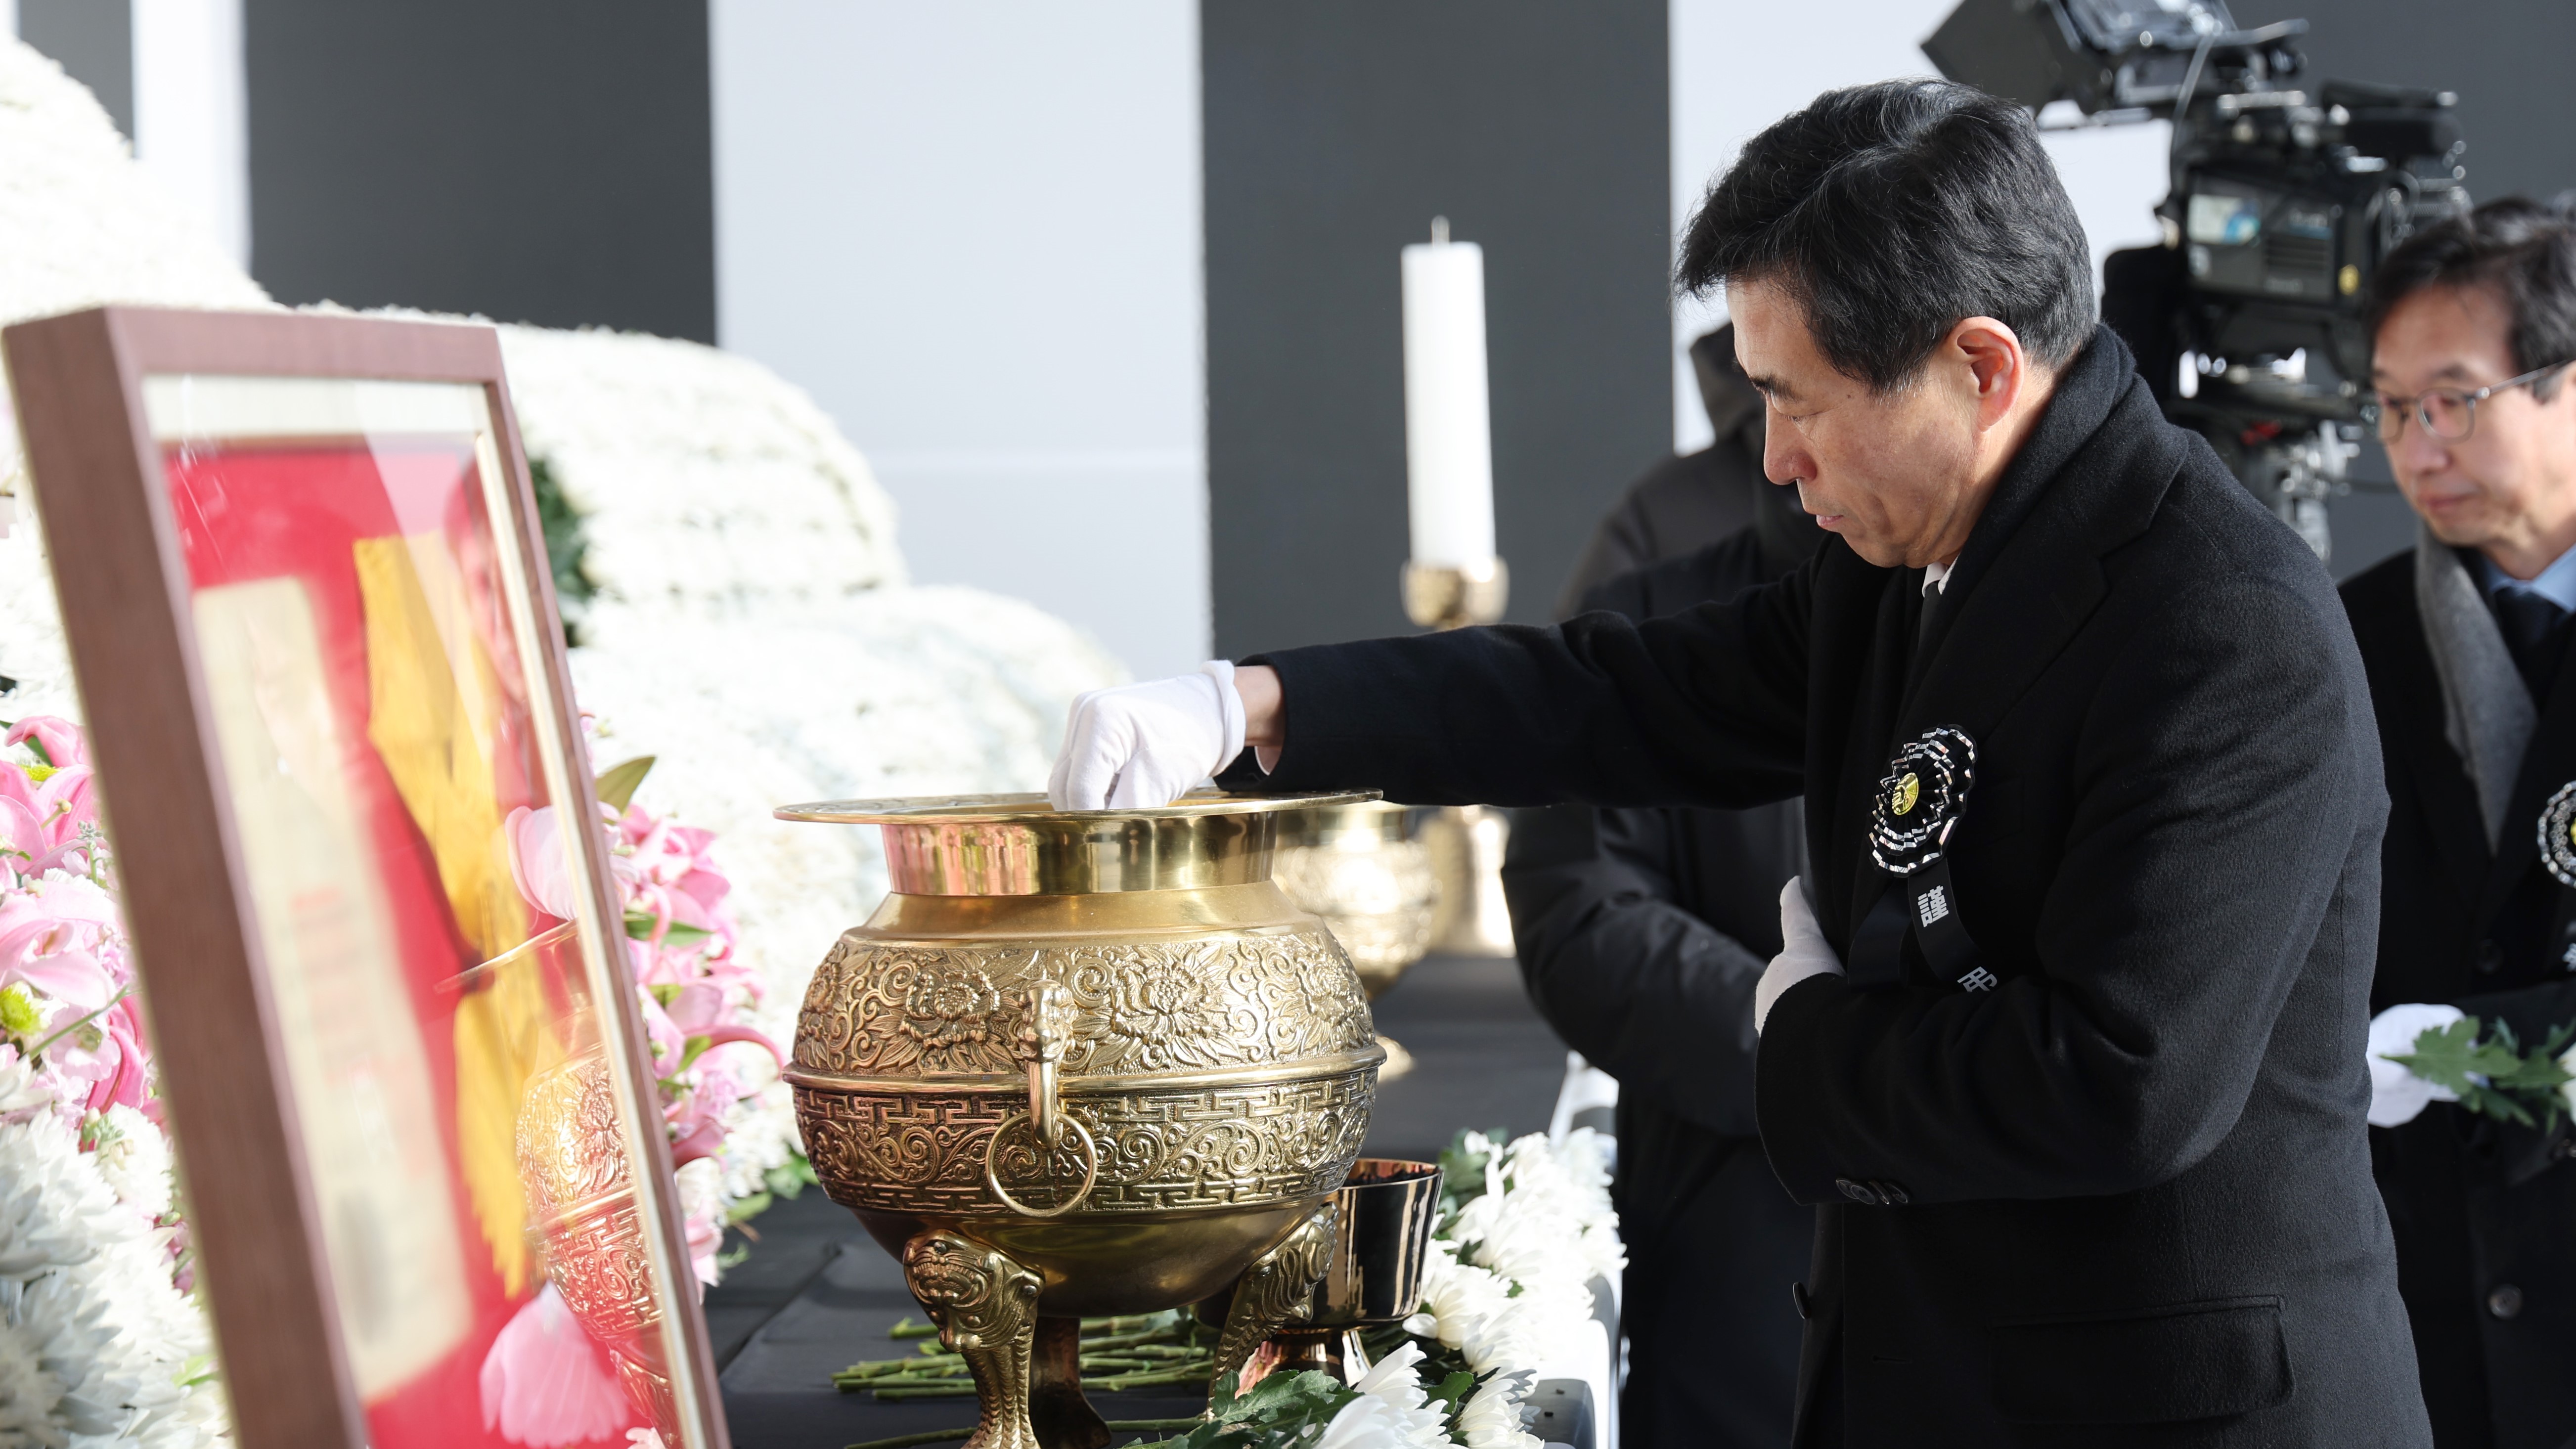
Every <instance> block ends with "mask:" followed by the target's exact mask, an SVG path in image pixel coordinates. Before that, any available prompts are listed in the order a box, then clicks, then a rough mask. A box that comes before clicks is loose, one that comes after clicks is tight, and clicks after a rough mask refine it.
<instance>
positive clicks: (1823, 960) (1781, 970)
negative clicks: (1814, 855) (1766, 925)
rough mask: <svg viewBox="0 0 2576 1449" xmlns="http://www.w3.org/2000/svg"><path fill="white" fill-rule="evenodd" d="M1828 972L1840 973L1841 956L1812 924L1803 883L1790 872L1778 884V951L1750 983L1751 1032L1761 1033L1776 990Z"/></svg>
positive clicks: (1813, 913)
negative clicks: (1781, 883) (1751, 999)
mask: <svg viewBox="0 0 2576 1449" xmlns="http://www.w3.org/2000/svg"><path fill="white" fill-rule="evenodd" d="M1828 972H1830V973H1832V974H1833V975H1836V976H1840V975H1842V974H1843V963H1842V958H1841V957H1839V956H1836V955H1835V954H1834V948H1833V946H1832V945H1831V944H1830V943H1828V942H1827V941H1826V940H1825V928H1824V927H1822V926H1819V925H1817V924H1816V910H1815V907H1813V906H1810V905H1808V904H1807V887H1806V883H1805V882H1804V881H1802V880H1800V879H1799V878H1798V877H1796V876H1791V877H1789V883H1788V884H1787V885H1784V886H1782V887H1780V954H1779V955H1777V956H1774V957H1772V958H1771V965H1770V967H1769V969H1767V970H1765V971H1764V972H1763V973H1762V979H1761V980H1760V981H1757V982H1755V983H1753V1034H1754V1035H1755V1036H1760V1035H1761V1034H1762V1023H1763V1021H1764V1020H1766V1019H1767V1018H1768V1017H1769V1016H1770V1015H1771V1003H1772V1002H1775V1001H1777V1000H1779V999H1780V993H1782V992H1784V991H1786V990H1788V989H1789V988H1790V987H1792V986H1795V985H1797V984H1798V983H1799V982H1801V981H1804V980H1806V979H1807V978H1808V977H1810V976H1822V975H1825V974H1827V973H1828Z"/></svg>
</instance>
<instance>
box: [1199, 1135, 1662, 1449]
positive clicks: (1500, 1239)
mask: <svg viewBox="0 0 2576 1449" xmlns="http://www.w3.org/2000/svg"><path fill="white" fill-rule="evenodd" d="M1610 1151H1611V1144H1610V1143H1609V1142H1608V1141H1607V1140H1606V1139H1604V1138H1601V1137H1599V1136H1598V1135H1596V1134H1594V1133H1593V1132H1592V1131H1591V1130H1590V1129H1588V1128H1585V1129H1579V1130H1577V1131H1575V1132H1573V1133H1572V1134H1570V1135H1568V1137H1567V1138H1566V1140H1565V1141H1564V1142H1562V1143H1554V1144H1552V1143H1550V1142H1549V1140H1548V1139H1547V1137H1546V1135H1545V1134H1543V1133H1540V1134H1532V1135H1530V1136H1527V1137H1523V1138H1520V1139H1518V1140H1516V1141H1514V1142H1512V1143H1510V1144H1509V1145H1508V1146H1505V1145H1501V1144H1498V1143H1497V1142H1496V1141H1495V1140H1494V1136H1493V1135H1488V1134H1486V1133H1482V1132H1464V1133H1461V1134H1459V1136H1458V1140H1457V1141H1456V1142H1455V1143H1453V1144H1452V1145H1451V1147H1450V1149H1449V1150H1448V1151H1447V1152H1445V1153H1443V1154H1441V1166H1442V1167H1443V1168H1444V1169H1445V1180H1444V1183H1443V1187H1444V1198H1443V1202H1442V1210H1441V1217H1440V1226H1439V1228H1438V1230H1437V1231H1436V1232H1435V1233H1434V1235H1433V1240H1432V1244H1431V1257H1430V1261H1429V1264H1428V1266H1427V1268H1426V1270H1425V1273H1424V1291H1423V1300H1422V1310H1421V1312H1419V1313H1417V1314H1415V1315H1414V1316H1413V1317H1412V1318H1411V1319H1409V1320H1407V1321H1406V1323H1405V1325H1404V1335H1405V1337H1404V1341H1403V1342H1401V1343H1399V1344H1397V1345H1395V1346H1394V1347H1393V1348H1392V1349H1391V1350H1390V1351H1388V1352H1386V1353H1385V1354H1383V1356H1381V1357H1380V1358H1379V1359H1378V1360H1377V1362H1376V1363H1375V1364H1374V1365H1372V1366H1370V1367H1369V1368H1368V1369H1366V1370H1365V1371H1364V1372H1362V1373H1361V1374H1360V1375H1359V1377H1358V1378H1357V1379H1356V1380H1355V1381H1354V1382H1352V1383H1350V1384H1347V1385H1345V1384H1342V1383H1338V1382H1336V1381H1334V1380H1333V1379H1332V1378H1331V1377H1329V1376H1328V1375H1325V1374H1321V1373H1311V1372H1309V1373H1297V1374H1272V1375H1270V1376H1268V1377H1266V1378H1263V1379H1261V1380H1259V1381H1258V1382H1257V1383H1255V1384H1254V1385H1253V1386H1252V1388H1251V1389H1249V1390H1247V1391H1245V1392H1244V1393H1243V1394H1241V1395H1240V1396H1229V1395H1227V1393H1226V1392H1225V1389H1224V1387H1223V1386H1220V1388H1219V1389H1218V1403H1217V1412H1216V1417H1215V1419H1214V1420H1213V1421H1212V1422H1210V1423H1207V1424H1205V1425H1202V1426H1200V1427H1198V1428H1195V1429H1192V1430H1191V1431H1190V1432H1189V1433H1187V1434H1184V1435H1182V1436H1180V1437H1179V1438H1177V1439H1171V1440H1167V1441H1165V1442H1164V1444H1162V1445H1159V1446H1155V1449H1416V1446H1426V1445H1461V1444H1463V1445H1466V1446H1467V1449H1540V1444H1539V1440H1538V1438H1537V1437H1536V1436H1535V1435H1533V1434H1531V1433H1530V1432H1529V1429H1528V1427H1527V1422H1526V1421H1527V1418H1528V1413H1529V1410H1528V1407H1527V1402H1526V1401H1527V1399H1528V1396H1529V1392H1530V1388H1531V1386H1532V1385H1533V1384H1534V1383H1535V1382H1536V1381H1537V1379H1538V1378H1539V1376H1540V1374H1541V1372H1542V1371H1543V1370H1546V1369H1548V1368H1551V1367H1555V1366H1561V1365H1567V1364H1576V1363H1583V1362H1587V1361H1589V1360H1590V1359H1591V1358H1592V1357H1593V1356H1595V1355H1598V1354H1599V1353H1600V1352H1601V1351H1602V1346H1603V1344H1604V1343H1605V1340H1604V1338H1603V1336H1602V1329H1601V1327H1600V1323H1599V1321H1598V1320H1597V1319H1595V1318H1594V1316H1593V1308H1594V1303H1593V1293H1594V1289H1593V1288H1592V1286H1591V1285H1592V1284H1593V1282H1594V1281H1595V1280H1596V1279H1606V1280H1610V1281H1616V1279H1617V1277H1618V1275H1619V1273H1620V1271H1621V1270H1622V1269H1623V1268H1624V1267H1625V1266H1626V1261H1627V1260H1626V1254H1625V1251H1624V1250H1623V1249H1622V1248H1621V1246H1620V1243H1619V1218H1618V1214H1617V1213H1616V1212H1614V1211H1613V1210H1612V1209H1611V1206H1610V1191H1609V1188H1610V1171H1609V1167H1610ZM1569 1245H1571V1247H1572V1251H1568V1247H1569ZM1380 1342H1381V1343H1383V1340H1382V1339H1381V1340H1380Z"/></svg>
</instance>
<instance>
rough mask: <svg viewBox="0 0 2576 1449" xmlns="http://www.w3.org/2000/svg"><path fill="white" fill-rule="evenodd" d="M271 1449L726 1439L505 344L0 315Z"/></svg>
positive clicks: (335, 325) (145, 943) (130, 916)
mask: <svg viewBox="0 0 2576 1449" xmlns="http://www.w3.org/2000/svg"><path fill="white" fill-rule="evenodd" d="M0 347H5V350H6V353H7V362H8V367H9V376H10V380H11V383H12V386H13V389H14V391H15V396H16V400H17V411H18V417H19V426H20V430H21V433H22V435H23V438H24V444H25V448H26V453H27V459H28V465H29V472H30V474H31V475H32V478H33V481H34V485H35V492H36V498H37V503H38V510H39V512H40V514H41V516H42V518H43V522H44V527H45V538H46V544H47V548H48V550H49V553H50V556H51V559H52V564H53V570H54V575H55V579H56V587H57V590H58V592H59V594H60V596H61V602H62V612H63V620H64V627H65V632H66V635H67V639H68V642H69V645H70V649H71V655H72V659H73V663H74V667H75V671H76V673H77V675H78V677H79V681H80V688H81V696H82V700H83V706H84V713H85V715H86V717H87V723H88V726H89V730H90V738H91V748H92V752H93V753H92V758H93V760H94V761H95V762H96V765H97V769H98V775H97V779H98V788H99V789H100V790H101V791H102V792H103V794H104V799H105V810H106V814H107V817H108V822H109V829H110V835H111V838H112V841H113V844H114V846H115V850H116V859H117V862H118V869H119V870H120V872H121V873H122V884H123V890H124V899H125V903H126V912H127V927H128V932H129V944H130V947H131V949H132V951H133V953H134V955H135V957H136V959H137V961H138V963H139V966H140V975H141V981H142V985H143V995H144V1001H145V1005H146V1008H147V1009H148V1011H149V1013H150V1020H151V1027H152V1031H153V1034H154V1036H155V1038H156V1041H157V1046H158V1052H159V1060H160V1062H161V1067H162V1074H163V1090H164V1094H165V1098H166V1112H167V1120H168V1122H169V1124H170V1125H171V1127H172V1129H173V1130H172V1135H173V1137H174V1139H175V1142H176V1145H177V1148H178V1152H179V1158H180V1167H181V1173H182V1178H183V1181H184V1183H185V1188H186V1195H187V1202H188V1211H189V1220H190V1223H191V1229H192V1232H193V1234H194V1238H195V1244H196V1250H197V1253H198V1259H197V1262H198V1273H199V1279H200V1282H201V1284H202V1285H203V1287H202V1291H203V1292H204V1293H205V1294H206V1295H207V1297H208V1303H209V1306H210V1308H211V1312H212V1318H213V1323H214V1328H215V1334H216V1340H217V1344H218V1349H219V1357H220V1360H221V1362H220V1365H219V1368H220V1371H221V1373H222V1375H223V1378H224V1381H225V1384H226V1387H227V1390H228V1393H229V1397H230V1401H231V1404H232V1411H233V1415H234V1419H235V1423H236V1426H237V1429H238V1432H239V1435H240V1442H241V1443H243V1444H244V1445H246V1446H250V1449H314V1446H324V1445H335V1446H346V1449H361V1446H368V1445H372V1446H374V1449H413V1446H423V1449H425V1446H431V1445H436V1446H441V1449H458V1446H490V1449H505V1446H517V1445H536V1444H550V1445H591V1444H598V1445H606V1446H612V1449H629V1446H660V1449H726V1440H725V1433H724V1426H723V1414H722V1409H721V1406H720V1403H719V1401H718V1398H717V1394H716V1389H715V1376H714V1371H713V1366H712V1359H711V1357H710V1354H709V1351H708V1346H707V1337H706V1330H705V1325H704V1320H703V1317H702V1315H701V1313H700V1311H699V1307H698V1301H697V1289H696V1284H695V1282H694V1279H693V1276H692V1273H691V1270H690V1256H689V1252H688V1248H687V1245H686V1242H685V1240H684V1237H683V1233H682V1227H681V1221H682V1220H681V1214H680V1210H679V1206H678V1203H677V1201H676V1192H675V1190H674V1188H673V1186H672V1170H671V1151H670V1147H669V1144H668V1143H667V1141H666V1134H665V1132H664V1129H663V1117H662V1112H661V1108H660V1105H659V1102H658V1098H657V1096H656V1088H655V1083H654V1080H653V1072H652V1069H651V1066H650V1063H651V1060H652V1058H651V1056H650V1053H649V1051H648V1050H647V1048H646V1046H645V1042H644V1036H643V1031H642V1026H641V1022H640V1019H639V1013H638V1009H637V1005H636V1001H635V986H634V984H633V979H632V976H631V975H630V972H629V968H628V965H627V958H626V933H625V922H624V919H623V915H622V913H621V912H620V910H619V909H618V906H617V902H618V900H619V897H618V894H617V892H616V889H615V886H614V882H613V881H612V879H611V876H610V874H609V864H608V846H607V842H606V839H605V837H604V836H603V834H602V832H601V829H600V822H601V819H602V816H601V811H600V806H599V804H598V802H597V799H596V797H595V792H594V789H593V781H592V775H591V766H590V764H589V762H588V759H587V752H586V749H585V746H584V743H583V738H582V734H581V730H580V725H579V716H578V713H577V711H576V710H575V708H574V705H573V700H572V694H571V686H570V682H569V678H568V676H567V674H566V671H565V665H564V653H563V638H562V630H561V626H560V625H559V623H558V622H557V615H556V612H555V601H554V597H553V591H552V582H551V574H550V571H549V569H548V568H547V566H546V555H545V545H544V537H543V534H542V532H541V531H540V528H539V525H538V519H537V513H536V506H535V502H534V499H533V496H532V494H531V493H530V490H529V485H528V475H527V465H526V461H525V459H524V457H523V456H522V454H521V451H520V445H519V436H518V430H517V424H516V422H515V420H514V418H513V416H512V414H511V410H510V399H509V393H508V390H507V388H506V387H505V386H504V380H503V375H502V368H501V350H500V343H499V339H498V337H497V335H496V334H495V333H494V332H493V331H492V330H491V329H490V328H486V327H470V326H454V325H445V324H437V323H417V322H394V321H383V320H375V319H367V318H355V317H326V316H303V315H295V314H289V313H239V314H234V313H214V312H182V311H162V310H149V309H133V308H105V309H100V310H94V311H88V312H80V313H75V314H72V315H69V316H64V317H56V318H51V319H48V320H45V321H39V322H30V323H25V324H22V325H20V326H16V327H12V328H10V329H8V331H7V332H6V334H5V337H0Z"/></svg>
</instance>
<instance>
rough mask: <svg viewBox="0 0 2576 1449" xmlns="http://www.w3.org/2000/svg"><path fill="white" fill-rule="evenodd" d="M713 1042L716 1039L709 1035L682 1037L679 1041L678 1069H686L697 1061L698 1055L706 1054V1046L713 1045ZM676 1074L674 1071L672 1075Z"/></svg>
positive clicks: (681, 1070)
mask: <svg viewBox="0 0 2576 1449" xmlns="http://www.w3.org/2000/svg"><path fill="white" fill-rule="evenodd" d="M715 1044H716V1039H715V1038H714V1037H711V1036H693V1037H688V1038H686V1039H684V1040H683V1041H682V1042H681V1043H680V1065H679V1067H678V1071H680V1072H685V1071H687V1070H688V1069H689V1068H690V1067H691V1066H692V1065H694V1064H695V1063H696V1062H697V1060H698V1058H699V1057H701V1056H704V1055H706V1050H707V1048H709V1047H711V1046H714V1045H715ZM676 1074H677V1073H676V1072H675V1073H674V1075H676Z"/></svg>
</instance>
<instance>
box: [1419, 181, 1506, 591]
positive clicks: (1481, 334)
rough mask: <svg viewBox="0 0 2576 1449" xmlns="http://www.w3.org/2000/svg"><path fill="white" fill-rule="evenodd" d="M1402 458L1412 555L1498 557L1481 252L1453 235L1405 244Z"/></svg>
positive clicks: (1439, 560)
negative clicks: (1452, 237) (1486, 384)
mask: <svg viewBox="0 0 2576 1449" xmlns="http://www.w3.org/2000/svg"><path fill="white" fill-rule="evenodd" d="M1404 461H1405V476H1406V478H1407V480H1408V488H1407V490H1406V500H1407V503H1408V511H1409V513H1410V515H1411V522H1412V526H1413V561H1414V562H1415V563H1420V564H1438V565H1450V566H1456V565H1477V564H1482V563H1485V562H1486V561H1488V560H1490V559H1491V558H1493V557H1494V444H1493V434H1492V429H1491V425H1490V423H1489V421H1488V419H1487V415H1486V411H1485V253H1484V249H1483V248H1481V247H1479V246H1477V245H1476V244H1475V243H1474V242H1453V241H1451V240H1449V224H1448V221H1447V219H1446V218H1443V219H1440V220H1437V221H1434V222H1433V223H1432V224H1431V241H1430V242H1429V243H1428V244H1424V243H1419V242H1417V243H1415V244H1414V245H1412V246H1409V247H1406V248H1405V249H1404Z"/></svg>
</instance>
